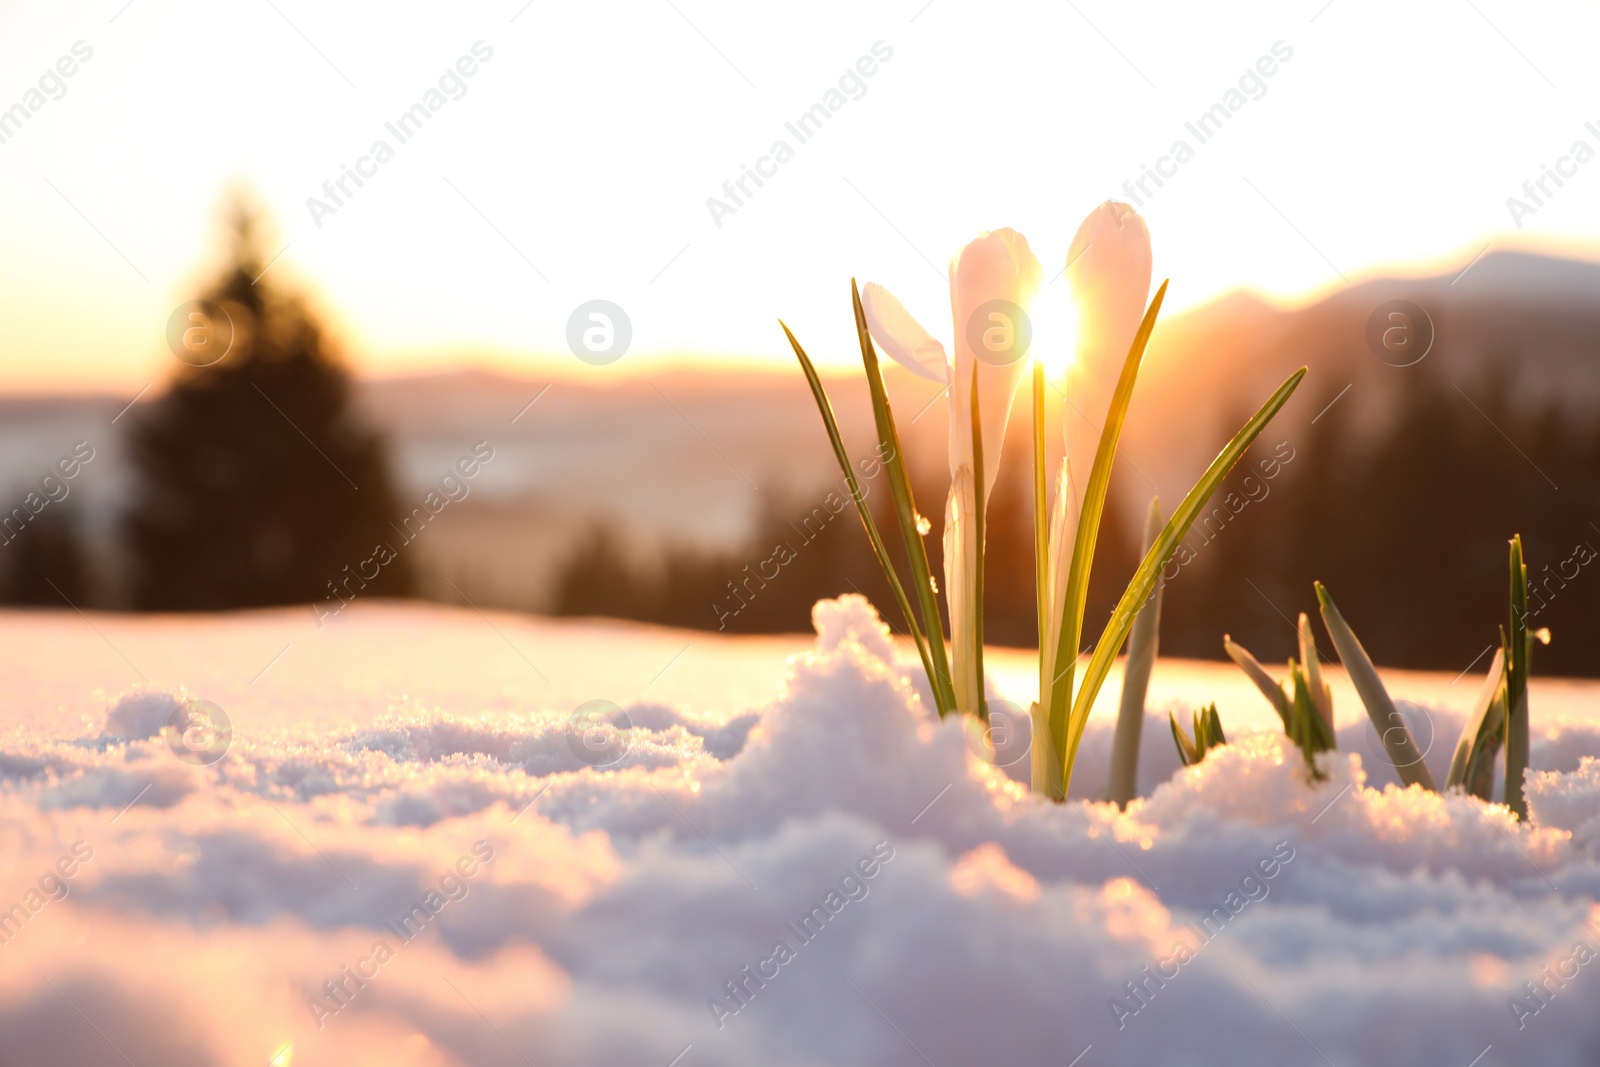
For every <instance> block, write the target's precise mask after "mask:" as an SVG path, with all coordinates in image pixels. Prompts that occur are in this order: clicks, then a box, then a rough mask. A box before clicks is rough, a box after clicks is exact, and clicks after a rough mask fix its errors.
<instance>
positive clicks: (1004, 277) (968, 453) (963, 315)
mask: <svg viewBox="0 0 1600 1067" xmlns="http://www.w3.org/2000/svg"><path fill="white" fill-rule="evenodd" d="M1041 273H1042V272H1041V271H1040V269H1039V261H1038V260H1037V259H1035V258H1034V255H1033V252H1032V251H1031V250H1029V248H1028V242H1027V240H1026V238H1024V237H1023V236H1022V235H1021V234H1019V233H1017V232H1016V231H1014V230H994V231H990V232H986V233H982V234H979V235H978V236H977V237H976V238H974V239H973V240H972V241H971V242H970V243H969V244H968V245H967V246H966V247H965V248H964V249H962V250H961V251H960V252H959V253H958V254H957V255H956V256H955V257H954V258H952V259H951V261H950V313H951V319H952V322H953V325H954V333H955V345H954V348H955V359H954V362H953V365H952V361H951V360H950V359H949V357H947V356H946V354H945V348H944V345H942V344H940V343H939V341H937V340H936V339H935V338H934V337H933V336H932V335H930V334H929V333H928V331H927V330H925V329H923V328H922V326H920V325H919V324H918V323H917V321H916V320H915V319H914V318H912V317H911V314H910V313H909V312H907V311H906V309H905V307H904V306H903V305H902V304H901V303H900V301H898V300H896V299H895V298H894V296H893V294H891V293H890V292H889V291H888V290H886V289H884V288H883V287H882V286H880V285H875V284H872V283H868V285H867V286H866V288H865V289H864V290H863V292H862V298H861V302H862V307H863V309H864V310H865V312H866V316H867V328H868V330H869V332H870V333H871V334H872V338H873V340H874V341H876V342H877V344H878V346H879V347H880V348H882V349H883V351H884V352H885V353H887V354H888V355H889V356H890V358H892V359H893V360H895V362H897V363H900V364H901V365H903V366H905V367H907V368H908V369H910V370H912V371H914V372H916V373H917V374H920V375H921V376H922V377H924V378H928V379H930V380H932V381H935V382H939V383H940V384H942V385H944V386H946V387H947V388H949V389H950V496H949V500H948V501H947V503H946V507H945V527H944V573H945V595H946V597H947V598H948V602H949V607H950V631H951V633H950V637H951V645H952V646H953V649H954V654H953V656H952V660H953V662H952V672H953V678H952V682H953V683H954V688H955V695H956V707H957V709H958V710H960V711H962V712H967V713H971V714H976V713H977V712H978V711H979V709H980V707H981V705H982V692H981V688H980V687H981V685H982V682H981V680H980V679H979V677H978V673H979V671H978V647H977V643H978V639H979V638H978V634H979V615H978V613H979V612H980V611H981V610H982V605H980V604H978V603H977V592H978V589H977V582H978V557H977V543H976V540H975V534H976V523H977V517H978V515H979V508H980V505H979V503H978V501H977V492H976V489H977V486H976V482H977V472H976V470H975V467H976V465H975V463H974V457H973V450H972V385H973V376H974V373H976V376H977V387H978V421H979V426H980V428H981V430H982V434H983V471H982V477H983V502H982V505H981V506H982V508H983V509H984V510H987V507H988V503H989V496H990V494H991V493H993V491H994V485H995V480H996V479H997V477H998V476H999V472H1000V449H1001V446H1002V444H1003V443H1004V441H1005V432H1006V423H1007V422H1008V421H1009V420H1010V417H1011V403H1012V399H1013V398H1014V397H1015V395H1016V391H1017V385H1018V383H1019V382H1020V381H1021V377H1022V374H1023V372H1024V371H1025V370H1026V368H1027V361H1026V359H1025V357H1026V355H1027V347H1028V343H1029V340H1030V338H1031V327H1030V326H1029V324H1028V320H1027V316H1026V314H1025V313H1023V309H1024V308H1025V307H1026V305H1027V304H1028V302H1029V301H1030V300H1031V299H1032V298H1033V296H1034V294H1035V293H1037V292H1038V290H1039V280H1040V276H1041ZM930 636H931V635H930Z"/></svg>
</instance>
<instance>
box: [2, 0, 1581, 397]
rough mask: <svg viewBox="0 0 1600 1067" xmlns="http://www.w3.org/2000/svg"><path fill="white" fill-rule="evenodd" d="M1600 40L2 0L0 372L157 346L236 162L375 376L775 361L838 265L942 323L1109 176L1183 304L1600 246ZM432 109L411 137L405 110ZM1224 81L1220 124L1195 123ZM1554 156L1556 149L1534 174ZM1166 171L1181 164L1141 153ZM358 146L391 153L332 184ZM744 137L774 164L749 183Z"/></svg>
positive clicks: (153, 357)
mask: <svg viewBox="0 0 1600 1067" xmlns="http://www.w3.org/2000/svg"><path fill="white" fill-rule="evenodd" d="M1597 37H1600V13H1597V12H1596V11H1595V10H1594V8H1593V7H1592V6H1590V7H1584V6H1582V5H1579V4H1575V3H1551V4H1544V5H1540V6H1539V7H1538V8H1537V9H1535V8H1532V7H1530V6H1524V5H1516V4H1512V3H1509V2H1507V0H1449V2H1440V3H1413V4H1406V5H1404V6H1403V7H1402V6H1400V5H1394V4H1390V3H1378V2H1368V0H1331V2H1327V0H1309V2H1305V3H1301V2H1295V3H1283V2H1279V3H1270V4H1269V3H1253V4H1252V3H1242V4H1232V5H1226V6H1223V5H1203V6H1202V5H1192V4H1177V3H1147V4H1140V5H1136V6H1129V5H1118V4H1113V3H1110V2H1108V0H1075V2H1073V3H1067V4H1059V5H1058V4H1043V3H1020V2H1016V3H1011V2H1003V0H1002V2H998V3H984V4H981V5H980V4H972V3H962V2H959V0H896V2H894V3H878V4H870V5H863V4H846V3H835V2H826V0H823V2H816V3H811V4H807V5H795V6H793V7H791V8H787V9H780V8H777V7H772V6H765V5H763V6H761V7H759V8H758V7H756V6H753V5H748V4H734V3H714V2H711V0H637V2H624V3H612V4H604V5H600V4H555V3H552V2H549V0H532V2H531V3H529V2H526V0H504V2H498V0H497V2H494V3H474V4H460V5H452V6H451V7H449V8H448V9H446V8H444V7H442V6H440V5H424V4H390V5H384V6H383V7H382V8H381V9H380V8H378V7H376V6H375V5H340V6H333V5H317V4H312V3H308V2H306V0H240V2H238V3H233V4H228V5H216V4H206V3H201V2H183V0H131V2H129V0H96V2H94V3H85V4H72V5H65V4H47V3H27V2H16V0H13V2H8V3H7V4H6V5H5V6H4V8H3V10H0V71H4V72H5V73H4V75H3V77H0V115H4V114H6V113H12V114H14V115H23V117H14V118H13V119H12V121H11V125H10V126H9V127H8V126H6V125H4V124H3V122H0V134H3V135H4V136H5V140H3V141H0V393H43V392H61V391H74V392H81V391H91V390H92V391H110V392H124V393H127V394H128V395H132V394H133V393H135V392H136V391H137V390H139V389H140V388H141V387H142V386H144V385H146V384H148V383H149V382H151V381H152V380H155V379H158V378H159V377H161V376H164V375H166V374H168V373H170V371H171V369H172V367H173V365H174V364H173V357H172V356H171V354H170V353H169V352H168V351H167V346H166V342H165V340H164V338H165V334H166V328H167V323H168V320H169V318H170V317H171V316H172V314H173V312H174V310H175V309H176V308H178V307H179V306H180V305H182V304H183V303H184V302H185V301H187V300H190V299H192V298H193V297H194V296H196V295H197V293H198V291H199V290H200V288H201V287H202V286H203V284H204V282H205V280H206V278H207V276H208V273H209V272H210V271H211V270H212V269H214V266H215V263H216V260H217V255H218V249H219V247H220V243H219V232H220V226H221V220H222V208H223V205H224V204H225V203H226V202H227V199H228V196H229V195H230V190H240V189H244V190H248V191H249V195H250V196H251V197H253V198H254V199H255V200H256V201H257V202H258V203H259V204H260V205H261V206H262V207H263V208H264V210H265V211H266V212H267V214H268V216H269V218H270V220H271V232H270V234H269V236H268V238H267V244H268V245H269V246H270V247H269V248H268V252H269V254H273V255H276V259H274V260H273V262H272V265H271V267H270V268H269V270H268V276H269V277H270V278H271V279H272V280H273V281H274V282H277V283H279V284H283V285H289V286H292V287H294V288H297V289H299V290H301V291H303V292H306V293H307V294H309V295H310V296H311V298H312V299H313V300H314V302H315V303H316V304H317V306H318V307H319V308H320V309H321V310H322V312H323V313H324V315H325V316H326V317H327V320H328V321H329V323H330V324H331V326H332V329H333V331H334V333H335V335H336V336H337V337H338V339H339V341H340V343H341V347H342V349H343V350H344V352H345V353H346V355H347V358H348V359H349V361H350V362H351V364H352V365H353V366H354V367H356V368H357V369H358V370H359V371H361V372H363V373H368V374H396V373H408V372H416V371H430V370H440V369H448V368H454V367H461V366H467V365H481V366H487V367H491V368H494V369H498V370H503V371H511V372H514V373H519V374H525V375H529V376H539V375H543V376H563V375H570V376H584V377H588V378H603V377H604V376H606V375H619V374H630V373H650V372H652V371H653V370H655V369H658V368H660V367H662V366H664V365H666V364H668V363H671V362H674V361H683V360H686V359H693V360H708V361H712V362H713V363H715V364H717V365H719V366H724V367H729V366H752V367H771V368H779V367H783V368H786V369H787V368H788V367H789V361H790V360H791V356H790V355H789V353H788V351H787V348H786V345H785V343H784V340H783V336H782V334H781V332H780V331H779V330H778V327H777V323H776V320H777V319H778V318H780V317H782V318H783V319H784V320H785V321H786V322H788V323H789V324H790V325H791V327H793V328H794V329H795V331H796V333H797V334H798V335H799V336H800V337H801V339H802V340H803V341H805V342H806V344H807V346H808V348H809V349H810V350H811V351H812V354H813V356H814V357H815V358H817V359H818V360H819V362H822V363H824V364H834V365H837V366H844V365H847V364H849V363H852V362H853V361H854V360H855V359H856V358H857V357H856V356H855V355H854V354H853V346H854V337H853V329H852V323H851V318H850V310H849V304H848V295H847V294H848V282H849V279H850V278H851V277H858V278H860V279H861V280H863V281H868V280H871V281H877V282H880V283H882V284H884V285H886V286H888V287H889V288H890V289H891V290H892V291H894V292H895V293H896V294H897V295H898V296H899V297H900V298H901V300H902V301H903V302H904V303H905V304H906V305H907V307H908V308H910V309H911V310H912V312H913V313H914V314H915V315H916V316H917V317H918V318H919V319H920V320H921V321H922V322H923V323H924V325H926V326H927V327H928V328H929V329H930V330H931V331H932V332H933V333H934V334H935V336H942V337H946V338H948V335H949V334H950V332H951V330H950V325H949V312H948V310H947V308H948V303H947V302H948V292H947V285H946V282H945V279H944V276H943V274H944V269H945V264H946V263H947V261H948V258H949V256H950V255H951V254H952V253H954V252H955V251H956V250H957V249H959V248H960V247H961V246H962V245H963V244H964V243H965V242H966V241H968V240H970V239H971V238H972V237H973V236H975V235H976V234H977V233H979V232H981V231H983V230H986V229H993V228H998V227H1002V226H1010V227H1013V228H1015V229H1017V230H1020V231H1021V232H1023V233H1024V234H1025V235H1026V236H1027V237H1028V239H1029V241H1030V244H1031V246H1032V247H1033V249H1034V251H1035V252H1036V253H1037V254H1038V256H1039V258H1040V260H1041V261H1042V262H1043V264H1044V274H1045V277H1046V278H1050V277H1052V276H1054V275H1056V274H1057V273H1058V272H1059V271H1060V269H1061V265H1062V262H1063V259H1064V256H1065V253H1066V250H1067V247H1068V245H1069V243H1070V241H1071V238H1072V235H1073V233H1074V231H1075V230H1076V228H1077V225H1078V223H1079V221H1080V220H1081V219H1082V218H1083V217H1084V215H1085V214H1086V213H1087V212H1088V211H1089V210H1090V209H1091V208H1093V207H1094V205H1096V204H1097V203H1099V202H1100V201H1102V200H1104V199H1106V198H1108V197H1115V198H1118V199H1123V200H1130V201H1132V200H1134V199H1135V198H1137V203H1138V205H1139V210H1140V211H1141V212H1142V213H1143V214H1144V215H1145V216H1146V218H1147V219H1148V222H1149V226H1150V230H1151V233H1152V238H1153V242H1154V245H1155V260H1156V267H1155V269H1156V276H1157V278H1158V279H1159V278H1162V277H1171V278H1172V289H1171V292H1170V295H1169V303H1168V306H1169V308H1172V309H1174V310H1182V309H1184V308H1190V307H1195V306H1198V305H1200V304H1202V303H1204V302H1206V301H1208V300H1211V299H1214V298H1216V297H1217V296H1219V295H1221V294H1224V293H1226V292H1228V291H1230V290H1233V289H1238V288H1246V289H1251V290H1254V291H1256V292H1258V293H1260V294H1262V295H1264V296H1266V297H1268V298H1271V299H1275V300H1278V301H1282V302H1288V303H1293V302H1300V301H1305V300H1308V299H1313V298H1315V297H1316V296H1318V295H1320V294H1323V293H1326V292H1328V291H1329V290H1330V289H1332V288H1335V287H1338V286H1340V285H1343V284H1345V283H1346V281H1355V280H1360V279H1361V278H1364V277H1370V276H1374V275H1380V274H1392V273H1436V272H1443V271H1447V270H1459V269H1461V268H1462V267H1464V266H1465V265H1466V264H1467V263H1468V262H1470V261H1471V260H1472V259H1473V257H1475V256H1477V255H1479V254H1480V253H1481V252H1483V251H1484V249H1485V248H1513V247H1515V248H1532V249H1541V250H1547V251H1552V252H1556V253H1558V254H1563V255H1574V256H1581V257H1585V258H1600V206H1597V205H1600V159H1594V160H1589V159H1587V158H1585V160H1584V162H1581V163H1580V162H1577V159H1576V157H1573V156H1572V153H1573V151H1574V145H1575V142H1578V141H1580V140H1582V141H1584V142H1586V143H1587V144H1588V145H1589V146H1591V147H1592V148H1594V149H1595V150H1600V105H1595V104H1594V101H1596V100H1600V93H1597V92H1596V91H1595V90H1596V88H1597V86H1600V74H1597V73H1596V71H1595V68H1594V65H1593V63H1592V57H1590V56H1589V55H1588V54H1587V50H1586V46H1585V42H1592V41H1594V40H1595V39H1597ZM75 50H76V53H75ZM63 57H65V60H63ZM58 64H59V66H58ZM67 69H70V70H72V73H71V75H70V76H65V77H63V76H62V75H61V74H60V73H59V72H60V71H62V70H67ZM469 70H470V71H471V73H470V75H468V74H466V73H464V72H466V71H469ZM868 71H870V74H867V73H863V72H868ZM1264 71H1270V74H1264V73H1262V72H1264ZM1230 92H1234V93H1235V94H1236V95H1232V96H1230ZM430 94H432V95H431V96H430ZM830 94H834V95H831V96H830ZM430 103H431V104H433V105H434V107H435V110H429V111H427V116H428V117H427V119H426V121H425V122H422V121H421V120H414V122H415V124H416V125H418V126H420V128H419V129H411V130H409V131H407V130H401V131H399V132H401V133H409V136H407V137H405V139H404V140H403V141H402V139H401V137H399V136H397V134H396V132H395V131H393V130H391V129H389V126H388V125H386V124H395V123H396V122H397V121H398V119H399V118H400V116H402V115H404V114H405V113H406V112H407V111H408V109H410V108H411V107H412V106H413V105H417V104H421V105H422V106H423V108H424V109H426V108H427V107H428V105H429V104H430ZM1229 103H1233V104H1234V105H1235V109H1233V110H1229V111H1228V112H1227V114H1228V117H1227V120H1226V122H1224V123H1221V124H1220V127H1221V128H1220V129H1214V130H1212V131H1211V133H1210V136H1208V137H1206V138H1205V139H1204V141H1203V142H1202V140H1201V139H1200V138H1199V137H1198V136H1197V135H1196V132H1195V131H1194V130H1191V129H1190V128H1189V126H1188V125H1186V124H1194V123H1196V122H1197V121H1198V119H1199V117H1200V116H1201V115H1203V114H1205V113H1206V112H1207V111H1208V109H1211V108H1212V107H1213V105H1218V104H1222V105H1224V107H1225V108H1226V107H1227V105H1228V104H1229ZM817 104H822V105H823V106H824V107H825V108H826V107H827V106H828V105H829V104H832V105H833V107H834V109H833V110H829V111H828V118H827V120H826V122H825V123H819V125H820V128H819V129H815V130H812V131H810V136H808V137H806V138H805V139H804V140H803V141H802V139H801V138H800V137H798V136H797V135H796V132H795V131H792V130H791V129H790V128H789V127H788V126H787V125H786V124H793V123H795V121H796V120H797V119H798V118H799V116H801V115H802V114H804V113H806V112H807V111H808V109H810V108H811V107H812V106H813V105H817ZM13 105H21V108H22V111H21V112H8V111H7V109H12V108H13ZM24 113H25V114H24ZM1586 123H1592V124H1594V125H1593V128H1592V129H1591V128H1588V127H1586V125H1585V124H1586ZM1180 140H1181V141H1184V142H1185V143H1186V145H1187V147H1188V148H1189V149H1190V150H1191V151H1190V152H1189V153H1188V154H1183V153H1179V154H1180V155H1183V159H1182V162H1178V161H1177V159H1176V157H1175V156H1174V155H1173V153H1174V149H1175V145H1176V142H1178V141H1180ZM379 141H382V142H384V143H385V148H384V149H382V150H380V149H378V148H377V142H379ZM779 141H782V142H784V144H785V146H786V150H776V142H779ZM775 151H776V156H775V155H774V153H775ZM375 153H376V154H375ZM380 156H381V157H382V159H381V161H379V158H378V157H380ZM777 157H781V162H780V161H778V158H777ZM1564 157H1566V158H1567V159H1568V162H1567V163H1565V164H1561V160H1562V159H1563V158H1564ZM1546 165H1548V166H1550V167H1557V166H1558V165H1559V166H1562V167H1563V168H1564V169H1565V170H1566V171H1568V172H1569V173H1568V176H1567V177H1565V178H1564V179H1563V184H1562V185H1561V186H1560V187H1559V188H1558V187H1556V186H1555V185H1554V184H1553V183H1551V182H1550V181H1549V179H1546V182H1547V184H1546V191H1547V192H1548V193H1549V195H1547V196H1543V195H1542V196H1541V197H1540V200H1541V201H1542V202H1541V203H1538V204H1537V205H1535V204H1534V203H1533V201H1532V200H1530V199H1529V198H1528V197H1527V194H1525V193H1523V191H1522V186H1523V183H1524V182H1527V181H1530V180H1537V179H1539V178H1540V177H1541V176H1542V175H1543V174H1544V167H1545V166H1546ZM1146 166H1149V167H1151V168H1155V167H1158V166H1159V167H1160V168H1162V169H1164V170H1165V171H1166V172H1167V175H1168V176H1167V177H1165V178H1164V179H1163V184H1162V185H1161V186H1160V187H1159V188H1158V187H1157V186H1155V185H1154V184H1153V183H1152V182H1151V180H1150V179H1149V178H1146V179H1145V183H1146V184H1145V187H1144V189H1143V190H1142V191H1141V190H1140V189H1139V187H1138V186H1137V185H1131V183H1133V182H1137V181H1138V180H1139V179H1140V178H1141V176H1143V175H1144V174H1145V173H1146V171H1145V169H1144V168H1145V167H1146ZM347 167H348V168H351V169H359V170H362V171H365V172H366V175H367V176H366V177H364V178H363V179H362V184H360V185H359V186H357V185H356V184H354V182H353V181H352V179H350V178H344V181H345V188H344V190H343V191H342V192H340V191H339V190H338V188H337V187H336V186H332V189H333V192H334V193H335V194H337V200H336V199H335V198H334V196H333V195H330V194H329V193H328V192H325V190H324V183H330V186H331V183H333V182H336V181H338V180H339V179H340V178H341V177H343V176H344V175H345V174H346V170H345V168H347ZM746 167H750V168H759V169H761V170H764V171H765V172H766V173H767V176H766V177H765V178H763V180H762V184H761V185H760V186H757V185H755V184H754V183H753V182H752V180H751V179H749V178H745V179H744V180H745V188H744V190H743V191H742V192H740V191H739V190H738V188H737V186H736V185H734V184H733V183H735V182H737V181H738V180H739V179H740V178H741V177H743V176H744V174H745V173H746V171H745V168H746ZM1125 182H1126V183H1130V186H1125V185H1124V183H1125ZM724 183H729V185H730V186H732V188H733V191H734V193H735V194H737V196H738V199H737V200H735V199H734V197H733V195H730V194H729V193H728V192H727V191H725V190H724ZM1513 196H1517V197H1519V198H1522V199H1523V201H1524V203H1526V204H1528V205H1529V206H1530V207H1532V208H1533V210H1531V211H1530V212H1525V213H1521V217H1514V216H1513V212H1512V210H1511V208H1510V207H1509V206H1508V203H1507V200H1508V198H1510V197H1513ZM713 198H714V199H715V200H716V201H719V202H720V206H719V205H718V204H716V203H711V201H712V200H713ZM313 200H315V201H317V202H313ZM1064 289H1065V286H1064V285H1063V284H1062V283H1060V282H1054V283H1051V285H1049V286H1047V287H1046V293H1045V294H1044V297H1043V298H1042V299H1043V300H1045V301H1046V302H1047V303H1048V302H1049V301H1052V300H1055V301H1060V300H1064V299H1065V297H1064ZM594 300H604V301H609V302H610V303H611V304H613V305H615V306H616V307H619V308H621V309H622V311H623V312H624V313H625V314H626V316H627V320H628V332H629V333H630V335H631V336H630V340H629V343H628V347H627V349H626V351H625V352H624V353H623V354H622V355H621V357H620V358H618V359H617V360H616V361H615V362H613V363H610V364H608V365H606V366H603V367H594V366H589V365H587V364H585V363H583V362H580V361H579V360H578V359H577V358H575V356H574V354H573V352H572V351H571V350H570V346H569V343H568V333H569V330H568V327H569V321H570V320H572V318H573V316H574V313H575V312H576V311H577V310H578V309H579V308H580V306H581V305H584V304H586V303H587V302H589V301H594ZM1046 317H1048V315H1047V316H1046Z"/></svg>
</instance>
